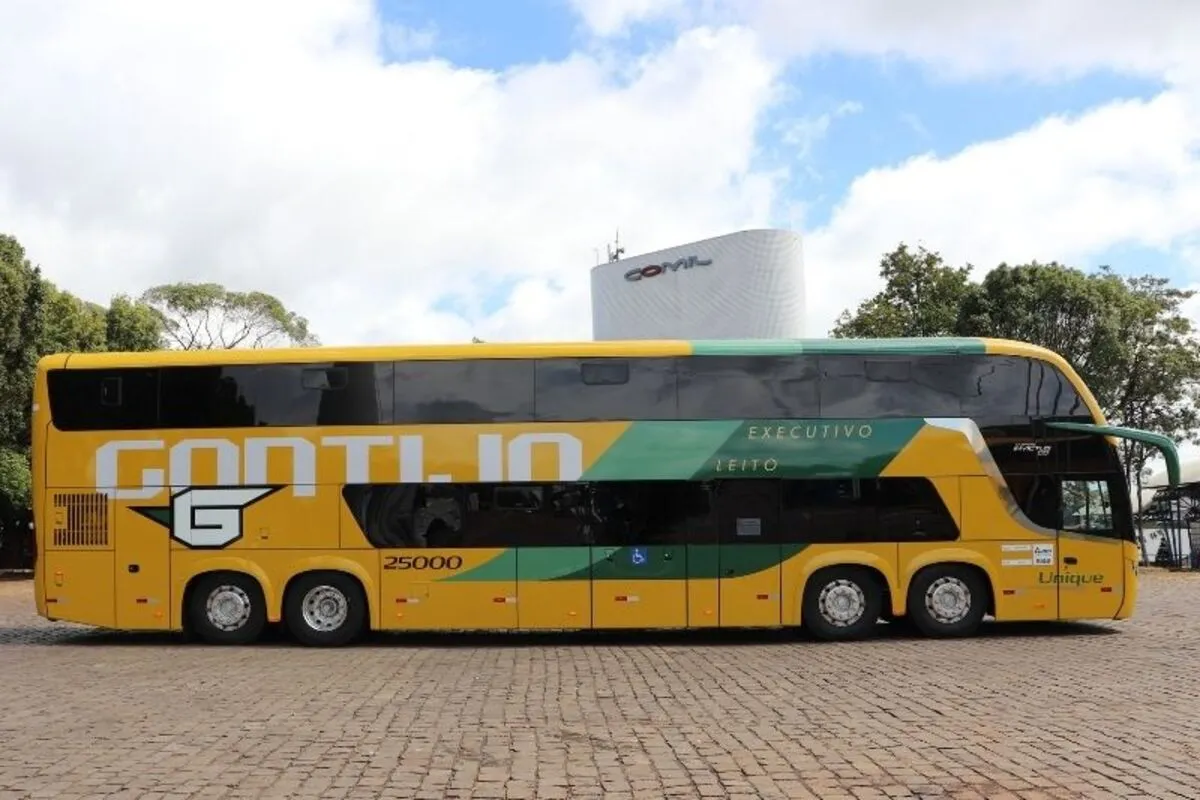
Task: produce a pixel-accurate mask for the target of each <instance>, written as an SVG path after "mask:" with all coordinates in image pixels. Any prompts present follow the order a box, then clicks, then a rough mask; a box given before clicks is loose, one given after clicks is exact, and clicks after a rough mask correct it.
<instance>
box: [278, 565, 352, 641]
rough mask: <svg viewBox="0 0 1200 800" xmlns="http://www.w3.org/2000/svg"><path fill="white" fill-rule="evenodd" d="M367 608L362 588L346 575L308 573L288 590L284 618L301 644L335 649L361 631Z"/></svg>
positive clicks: (297, 579)
mask: <svg viewBox="0 0 1200 800" xmlns="http://www.w3.org/2000/svg"><path fill="white" fill-rule="evenodd" d="M366 606H367V604H366V598H365V597H364V596H363V591H362V587H360V586H359V585H358V581H356V580H355V579H354V578H352V577H350V576H349V575H347V574H345V573H344V572H309V573H307V574H304V575H301V576H300V577H298V578H296V579H295V580H294V581H293V582H292V585H291V586H290V587H288V591H287V597H286V599H285V600H284V609H283V616H284V620H285V621H286V622H287V627H288V630H289V631H291V633H292V635H293V636H295V637H296V639H297V640H298V641H299V642H300V643H301V644H306V645H309V646H318V647H336V646H339V645H343V644H346V643H347V642H349V641H351V640H352V639H354V638H355V637H356V636H358V634H359V633H360V632H361V631H362V629H363V626H364V622H365V620H366V612H367V607H366Z"/></svg>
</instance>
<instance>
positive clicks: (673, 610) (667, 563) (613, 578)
mask: <svg viewBox="0 0 1200 800" xmlns="http://www.w3.org/2000/svg"><path fill="white" fill-rule="evenodd" d="M687 621H688V620H687V547H686V546H685V545H684V544H683V543H679V544H643V543H641V542H637V541H635V542H633V543H630V544H627V545H622V546H615V545H613V546H604V545H600V546H593V548H592V625H593V627H596V628H683V627H686V626H687Z"/></svg>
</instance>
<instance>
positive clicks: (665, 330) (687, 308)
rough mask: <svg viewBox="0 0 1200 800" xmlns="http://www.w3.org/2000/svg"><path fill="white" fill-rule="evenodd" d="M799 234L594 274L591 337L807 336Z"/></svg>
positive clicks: (677, 251)
mask: <svg viewBox="0 0 1200 800" xmlns="http://www.w3.org/2000/svg"><path fill="white" fill-rule="evenodd" d="M804 323H805V319H804V264H803V255H802V251H801V244H800V236H799V234H796V233H793V232H791V231H785V230H775V229H759V230H747V231H739V232H737V233H730V234H727V235H725V236H717V237H715V238H712V239H704V240H702V241H699V242H691V243H690V244H683V245H679V246H677V247H671V248H668V249H666V250H658V251H655V252H653V253H645V254H643V255H638V256H633V257H631V258H623V259H621V260H619V261H612V262H609V263H607V264H601V265H599V266H597V267H595V268H594V269H593V270H592V335H593V337H594V338H595V339H597V340H612V339H775V338H798V337H802V336H804V327H805V325H804Z"/></svg>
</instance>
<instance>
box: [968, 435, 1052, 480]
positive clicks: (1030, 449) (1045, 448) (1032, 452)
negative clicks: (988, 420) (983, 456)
mask: <svg viewBox="0 0 1200 800" xmlns="http://www.w3.org/2000/svg"><path fill="white" fill-rule="evenodd" d="M981 431H982V433H983V439H984V441H985V442H986V443H987V446H988V450H989V451H990V452H991V454H992V458H993V459H994V460H995V462H996V466H998V467H999V468H1000V472H1001V473H1002V474H1003V475H1004V476H1005V477H1008V476H1011V475H1033V474H1036V473H1039V472H1051V471H1053V470H1054V465H1055V463H1056V462H1057V459H1058V453H1057V445H1056V444H1055V443H1054V442H1050V441H1046V440H1044V439H1039V438H1035V436H1034V431H1033V425H1031V424H1025V425H994V426H990V427H983V428H981Z"/></svg>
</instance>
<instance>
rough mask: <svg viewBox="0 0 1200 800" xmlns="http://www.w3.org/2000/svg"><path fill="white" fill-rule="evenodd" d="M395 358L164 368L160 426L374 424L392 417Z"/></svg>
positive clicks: (220, 426)
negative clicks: (392, 361) (378, 361)
mask: <svg viewBox="0 0 1200 800" xmlns="http://www.w3.org/2000/svg"><path fill="white" fill-rule="evenodd" d="M391 371H392V367H391V365H390V364H373V363H344V364H271V365H263V366H257V365H255V366H250V365H246V366H241V365H238V366H227V367H168V368H165V369H163V370H162V393H163V394H162V396H163V398H164V402H163V407H162V416H161V419H162V426H163V427H165V428H204V427H214V428H222V427H242V426H247V427H249V426H268V427H278V426H311V425H373V424H379V423H387V422H390V421H391V419H390V414H391V410H392V408H391V407H392V403H391V392H392V381H391Z"/></svg>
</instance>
